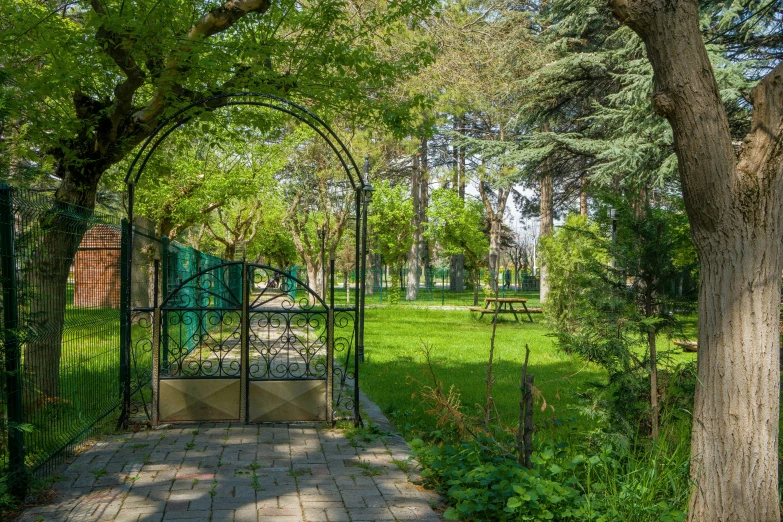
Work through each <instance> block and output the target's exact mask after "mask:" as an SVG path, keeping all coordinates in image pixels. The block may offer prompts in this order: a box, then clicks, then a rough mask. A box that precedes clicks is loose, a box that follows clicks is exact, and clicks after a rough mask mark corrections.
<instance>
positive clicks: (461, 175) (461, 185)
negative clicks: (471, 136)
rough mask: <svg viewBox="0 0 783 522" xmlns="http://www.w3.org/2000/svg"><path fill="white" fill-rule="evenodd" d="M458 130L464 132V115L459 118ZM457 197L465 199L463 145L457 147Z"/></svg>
mask: <svg viewBox="0 0 783 522" xmlns="http://www.w3.org/2000/svg"><path fill="white" fill-rule="evenodd" d="M460 132H463V133H464V132H465V116H462V118H460ZM458 168H459V197H460V198H462V201H465V177H466V174H467V173H466V172H465V146H464V145H463V146H462V147H460V148H459V165H458Z"/></svg>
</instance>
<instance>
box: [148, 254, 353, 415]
mask: <svg viewBox="0 0 783 522" xmlns="http://www.w3.org/2000/svg"><path fill="white" fill-rule="evenodd" d="M154 317H155V319H154V321H155V325H154V326H153V391H154V393H153V397H154V403H153V422H154V423H160V422H183V421H186V422H195V421H239V422H270V421H271V422H274V421H331V420H332V419H333V417H334V414H333V405H334V403H335V401H334V383H333V377H334V375H335V371H334V351H335V335H334V330H335V319H334V310H333V307H330V306H328V305H327V303H326V302H325V301H324V299H323V298H322V297H321V296H319V295H318V293H317V292H315V291H314V290H313V289H312V288H310V287H309V286H308V285H307V284H306V283H304V282H303V281H301V280H299V279H297V278H296V277H294V276H291V275H290V274H288V273H286V272H284V271H282V270H279V269H277V268H275V267H271V266H266V265H260V264H253V263H245V262H225V263H222V264H219V265H216V266H213V267H210V268H207V269H205V270H202V271H200V272H198V273H197V274H195V275H193V276H191V277H189V278H188V279H186V280H184V281H183V282H182V283H180V284H179V285H178V286H177V287H176V288H174V289H173V290H172V291H171V292H170V293H169V294H168V295H167V296H165V298H164V299H163V301H162V303H161V305H160V307H158V309H156V310H155V313H154ZM341 384H344V383H341Z"/></svg>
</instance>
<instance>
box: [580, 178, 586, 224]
mask: <svg viewBox="0 0 783 522" xmlns="http://www.w3.org/2000/svg"><path fill="white" fill-rule="evenodd" d="M579 215H581V216H585V217H586V216H587V176H586V175H585V174H582V177H581V178H580V180H579Z"/></svg>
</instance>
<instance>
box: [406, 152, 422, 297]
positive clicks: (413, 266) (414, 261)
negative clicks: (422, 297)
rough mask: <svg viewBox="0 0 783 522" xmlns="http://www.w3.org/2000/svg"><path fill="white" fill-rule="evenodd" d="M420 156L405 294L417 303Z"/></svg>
mask: <svg viewBox="0 0 783 522" xmlns="http://www.w3.org/2000/svg"><path fill="white" fill-rule="evenodd" d="M419 158H420V155H419V154H418V153H417V154H414V156H413V169H412V171H411V202H412V203H413V218H412V220H413V223H412V225H413V241H412V242H411V248H410V251H409V252H408V281H407V289H406V292H405V300H406V301H415V300H416V298H417V297H418V296H419V276H420V275H421V236H422V230H421V208H420V207H421V165H420V162H419Z"/></svg>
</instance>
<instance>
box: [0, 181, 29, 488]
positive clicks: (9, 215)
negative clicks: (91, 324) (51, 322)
mask: <svg viewBox="0 0 783 522" xmlns="http://www.w3.org/2000/svg"><path fill="white" fill-rule="evenodd" d="M0 232H1V233H0V270H2V274H0V278H1V279H0V281H2V285H3V346H4V349H5V354H4V355H5V383H4V384H5V391H6V397H8V412H7V413H8V424H9V426H8V428H9V429H8V457H9V458H8V467H9V470H8V471H9V473H8V490H9V492H10V493H11V495H13V496H14V497H15V498H16V499H17V500H20V501H21V500H23V499H24V497H25V495H26V494H27V469H26V467H25V463H24V462H25V448H24V433H23V432H22V430H21V429H20V428H21V424H22V423H23V422H24V406H23V404H22V375H21V367H22V366H21V347H20V344H19V336H18V331H17V328H18V327H19V294H18V288H17V281H16V260H15V255H14V210H13V189H12V188H11V187H8V186H6V185H3V186H2V187H0Z"/></svg>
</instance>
